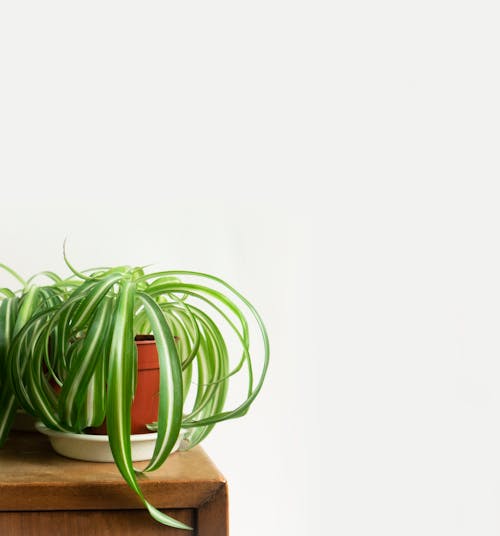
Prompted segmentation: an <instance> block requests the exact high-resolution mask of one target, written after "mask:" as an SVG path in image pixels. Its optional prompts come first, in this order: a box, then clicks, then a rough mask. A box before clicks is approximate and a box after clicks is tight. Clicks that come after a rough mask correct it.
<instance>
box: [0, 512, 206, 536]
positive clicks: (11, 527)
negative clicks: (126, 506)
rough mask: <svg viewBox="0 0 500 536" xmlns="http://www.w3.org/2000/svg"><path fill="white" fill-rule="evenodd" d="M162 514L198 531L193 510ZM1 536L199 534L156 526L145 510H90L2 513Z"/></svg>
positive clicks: (165, 535)
mask: <svg viewBox="0 0 500 536" xmlns="http://www.w3.org/2000/svg"><path fill="white" fill-rule="evenodd" d="M162 512H165V513H167V514H168V515H170V516H172V517H174V518H175V519H178V520H179V521H182V522H183V523H186V524H187V525H190V526H191V527H194V528H195V524H196V515H195V511H194V510H193V509H185V510H162ZM0 534H1V535H2V536H54V535H55V534H57V535H58V536H75V535H77V534H85V536H113V535H117V536H137V535H139V534H140V536H153V535H162V536H186V535H193V536H194V535H196V531H195V532H194V533H193V532H188V531H185V530H179V529H173V528H171V527H165V526H163V525H161V524H160V523H156V522H155V521H153V520H152V519H151V517H150V515H149V514H148V513H147V512H145V511H140V510H122V511H116V510H111V511H109V510H108V511H107V510H87V511H75V510H68V511H54V512H50V511H49V512H2V513H0Z"/></svg>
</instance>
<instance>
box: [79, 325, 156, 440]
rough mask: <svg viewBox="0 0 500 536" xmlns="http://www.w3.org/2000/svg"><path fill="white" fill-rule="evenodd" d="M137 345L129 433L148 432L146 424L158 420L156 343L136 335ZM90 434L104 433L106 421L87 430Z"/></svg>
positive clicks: (144, 336) (149, 337) (148, 338)
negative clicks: (135, 378)
mask: <svg viewBox="0 0 500 536" xmlns="http://www.w3.org/2000/svg"><path fill="white" fill-rule="evenodd" d="M135 343H136V345H137V387H136V391H135V396H134V400H133V401H132V409H131V433H132V434H150V433H151V430H148V429H147V428H146V424H151V423H152V422H155V421H157V420H158V395H159V390H160V364H159V362H158V351H157V350H156V343H155V341H154V339H153V337H152V336H150V335H138V336H137V337H136V338H135ZM89 432H90V433H92V434H99V435H105V434H107V431H106V421H104V423H103V424H102V425H101V426H99V427H98V428H91V429H90V430H89Z"/></svg>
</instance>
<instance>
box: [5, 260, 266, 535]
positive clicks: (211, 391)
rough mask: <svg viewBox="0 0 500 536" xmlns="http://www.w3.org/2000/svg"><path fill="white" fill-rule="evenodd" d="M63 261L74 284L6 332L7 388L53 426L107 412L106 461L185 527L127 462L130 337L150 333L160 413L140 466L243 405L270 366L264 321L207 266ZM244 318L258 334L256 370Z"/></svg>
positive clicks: (132, 367)
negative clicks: (235, 388) (238, 385)
mask: <svg viewBox="0 0 500 536" xmlns="http://www.w3.org/2000/svg"><path fill="white" fill-rule="evenodd" d="M65 260H66V263H67V265H68V267H69V268H70V269H71V271H72V272H73V274H74V275H75V276H76V277H77V278H78V279H79V280H80V284H79V285H78V286H75V287H74V289H73V290H72V291H71V292H69V293H68V294H67V296H65V299H64V300H63V301H61V302H60V303H58V304H57V305H55V306H52V307H48V308H44V309H41V310H38V311H37V312H36V314H34V315H32V316H31V319H30V320H29V321H28V322H27V323H25V324H24V325H23V326H22V327H21V324H19V325H18V329H17V330H13V331H12V333H11V335H12V334H13V335H14V336H13V339H12V340H10V348H9V352H8V358H7V364H6V369H7V376H8V378H9V382H10V385H11V387H12V391H13V393H14V394H15V396H16V399H17V400H18V401H19V403H20V404H21V406H22V407H23V408H24V409H25V410H26V411H27V412H29V413H31V414H32V415H35V416H37V417H38V418H39V419H41V420H42V422H43V423H44V424H45V425H46V426H48V427H49V428H52V429H54V430H59V431H63V432H64V431H67V432H73V433H82V432H84V431H85V429H86V428H87V427H89V426H99V425H100V424H102V422H103V421H104V419H106V426H107V431H108V432H107V433H108V436H109V443H110V447H111V451H112V454H113V458H114V460H115V463H116V465H117V467H118V469H119V471H120V472H121V474H122V476H123V478H124V479H125V481H126V482H127V484H128V485H129V486H130V487H131V489H132V490H134V491H135V493H136V494H137V495H138V497H139V498H140V500H141V501H142V503H143V504H144V506H145V507H146V508H147V510H148V511H149V513H150V515H151V516H152V517H153V518H154V519H155V520H156V521H158V522H160V523H163V524H165V525H168V526H172V527H177V528H183V529H189V527H187V526H186V525H184V524H183V523H180V522H178V521H176V520H175V519H172V518H171V517H169V516H167V515H165V514H164V513H162V512H161V511H159V510H158V509H156V508H155V507H154V506H153V505H151V504H150V503H149V502H148V501H147V500H146V498H145V497H144V495H143V493H142V491H141V488H140V486H139V482H138V479H137V473H140V472H139V471H137V470H136V469H135V468H134V467H133V464H132V458H131V440H130V411H131V404H132V399H133V396H134V391H135V381H136V370H137V354H136V346H135V343H134V339H135V336H136V335H144V334H150V335H153V336H154V339H155V342H156V346H157V350H158V356H159V365H160V392H159V406H158V407H159V410H158V421H157V423H152V424H151V428H152V429H155V430H156V431H157V440H156V444H155V449H154V453H153V456H152V459H151V460H150V462H149V464H148V465H147V467H146V468H145V469H144V472H148V471H153V470H155V469H158V468H159V467H160V466H161V465H162V464H163V463H164V461H165V460H166V458H167V456H168V455H169V454H170V452H171V450H172V448H173V446H174V444H175V443H176V440H177V439H178V437H179V435H180V434H181V429H182V430H185V433H184V435H183V440H184V441H183V444H184V445H185V448H191V447H193V446H194V445H196V444H198V443H199V442H200V441H201V440H202V439H204V438H205V437H206V436H207V434H208V433H209V432H210V431H211V430H212V428H213V427H214V425H215V424H216V423H218V422H221V421H225V420H228V419H233V418H236V417H240V416H242V415H244V414H245V413H246V412H247V410H248V408H249V407H250V405H251V404H252V402H253V401H254V400H255V397H256V396H257V394H258V393H259V391H260V389H261V387H262V384H263V381H264V377H265V374H266V370H267V366H268V360H269V343H268V337H267V333H266V329H265V327H264V324H263V322H262V320H261V318H260V316H259V314H258V313H257V311H256V310H255V309H254V307H253V306H252V305H251V304H250V303H249V302H248V300H247V299H246V298H244V297H243V296H242V295H241V294H240V293H239V292H237V291H236V290H235V289H233V288H232V287H231V286H229V285H228V284H227V283H225V282H224V281H223V280H221V279H219V278H217V277H214V276H211V275H208V274H204V273H200V272H191V271H178V270H177V271H172V270H169V271H161V272H154V273H149V274H148V273H145V271H144V268H136V267H115V268H105V269H98V270H92V271H78V270H76V269H75V268H73V267H72V265H71V264H70V263H69V261H68V260H67V259H66V256H65ZM250 324H252V325H253V327H254V329H255V330H256V331H257V333H259V338H260V340H261V353H262V356H263V359H262V361H261V362H259V363H260V366H259V371H258V373H257V374H256V372H255V370H254V368H255V366H254V363H253V357H251V355H250V334H251V333H252V330H251V329H250V327H251V326H250ZM228 339H232V340H233V343H234V341H237V344H238V346H239V349H238V350H237V351H236V352H237V353H236V359H230V353H231V352H230V351H229V349H228V344H227V342H228ZM252 344H253V343H252ZM252 348H253V346H252ZM252 352H253V350H252ZM238 373H243V374H244V380H245V381H244V383H243V385H244V387H243V395H242V397H241V400H240V402H239V403H237V404H236V405H235V407H230V408H229V409H226V407H225V406H226V397H227V393H228V389H229V387H230V382H231V383H233V382H232V379H233V377H235V376H236V375H238Z"/></svg>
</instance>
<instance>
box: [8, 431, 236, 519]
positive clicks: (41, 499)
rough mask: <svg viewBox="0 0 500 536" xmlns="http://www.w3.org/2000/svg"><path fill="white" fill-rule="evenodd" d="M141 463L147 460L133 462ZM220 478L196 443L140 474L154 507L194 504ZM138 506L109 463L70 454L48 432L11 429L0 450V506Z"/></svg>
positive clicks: (215, 487) (210, 493) (215, 486)
mask: <svg viewBox="0 0 500 536" xmlns="http://www.w3.org/2000/svg"><path fill="white" fill-rule="evenodd" d="M135 465H136V467H137V468H144V467H146V465H147V462H138V463H136V464H135ZM225 482H226V481H225V479H224V477H223V476H222V474H221V473H220V472H219V470H218V469H217V468H216V467H215V465H214V464H213V463H212V461H211V460H210V458H209V457H208V456H207V455H206V454H205V452H204V451H203V449H202V448H201V447H195V448H194V449H192V450H190V451H187V452H176V453H174V454H172V455H171V456H170V457H169V458H168V460H167V461H166V462H165V464H164V465H163V467H162V468H161V469H159V470H158V471H155V472H153V473H147V474H145V475H144V476H143V477H141V478H140V485H141V487H142V489H143V491H144V494H145V496H146V498H147V499H148V500H149V501H150V502H151V503H152V504H154V505H155V506H156V507H158V508H197V507H198V506H199V505H200V504H202V503H204V502H206V501H207V499H208V498H209V497H211V496H213V495H214V494H215V493H216V492H217V490H218V489H219V488H220V487H221V485H225ZM115 508H116V509H123V508H126V509H130V508H142V504H141V503H140V501H139V500H138V498H137V497H136V495H135V493H134V492H133V491H131V490H130V489H129V488H128V486H127V485H126V483H125V482H124V480H123V478H122V477H121V475H120V473H119V472H118V469H117V468H116V466H115V465H114V464H113V463H92V462H81V461H77V460H70V459H67V458H64V457H62V456H59V455H58V454H56V453H54V451H53V450H52V448H51V446H50V443H49V441H48V438H46V437H45V436H42V435H41V434H37V433H29V432H16V433H14V434H12V435H11V437H10V438H9V439H8V441H7V443H6V445H5V447H4V448H3V449H2V450H0V511H2V510H3V511H6V510H9V511H16V510H36V511H41V510H100V509H102V510H110V509H115Z"/></svg>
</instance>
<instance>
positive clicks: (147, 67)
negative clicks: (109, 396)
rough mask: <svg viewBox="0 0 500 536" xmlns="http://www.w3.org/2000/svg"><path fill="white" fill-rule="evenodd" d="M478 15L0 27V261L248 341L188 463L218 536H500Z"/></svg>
mask: <svg viewBox="0 0 500 536" xmlns="http://www.w3.org/2000/svg"><path fill="white" fill-rule="evenodd" d="M495 8H496V6H495V3H494V2H486V1H475V2H467V1H466V2H462V3H456V2H447V1H443V0H437V1H433V2H425V1H424V2H418V3H416V2H412V3H409V2H390V1H383V2H366V1H365V2H363V1H360V2H359V1H358V2H357V1H354V2H319V1H310V2H303V1H297V2H294V1H291V2H282V1H278V0H267V1H265V2H264V1H253V2H246V3H242V2H234V1H232V2H229V1H225V2H221V1H209V2H176V3H165V2H148V3H144V2H142V3H139V2H119V3H118V2H116V3H115V2H109V1H100V2H92V1H90V2H85V3H81V4H79V5H75V4H72V3H70V4H68V3H67V2H50V1H49V2H43V3H39V2H24V3H22V4H19V3H7V2H3V3H1V4H0V82H1V83H0V180H1V184H2V190H1V194H2V198H1V205H0V248H1V249H0V262H1V261H3V262H6V263H9V264H11V265H12V266H13V267H15V268H17V269H19V270H20V271H21V272H23V273H32V272H34V271H36V270H40V269H43V268H52V269H55V270H63V263H62V260H61V248H62V241H63V239H64V237H65V236H68V237H69V246H68V250H69V253H70V256H71V258H72V259H73V260H74V262H75V263H76V264H77V265H87V266H88V265H93V264H101V263H104V264H113V263H120V264H121V263H138V264H145V263H149V262H152V263H157V264H158V266H164V267H166V268H170V267H179V268H194V269H200V270H205V271H208V272H212V273H215V274H218V275H220V276H222V277H224V278H226V279H227V280H228V281H230V282H232V283H234V285H235V286H236V287H238V288H239V289H241V290H242V291H243V292H244V293H245V294H246V295H247V296H248V297H249V298H251V299H252V301H253V302H254V304H255V305H256V306H257V308H258V309H259V310H260V312H261V313H262V315H263V316H264V318H265V320H266V322H267V325H268V327H269V331H270V336H271V342H272V364H271V368H270V371H269V377H268V381H267V384H266V385H265V388H264V390H263V392H262V394H261V396H260V397H259V398H258V399H257V401H256V403H255V405H254V407H253V408H252V410H251V411H250V413H249V414H248V416H247V417H246V418H244V419H241V420H239V421H233V422H228V423H224V424H221V425H220V426H219V427H218V428H217V429H216V430H215V432H214V433H213V435H212V436H211V437H210V438H209V439H207V441H206V443H205V448H206V449H207V451H208V452H209V453H210V454H211V455H212V457H213V458H214V460H215V461H216V462H217V463H218V464H219V466H220V468H221V469H222V471H223V472H224V473H225V474H226V475H227V476H228V478H229V481H230V486H231V518H232V534H234V535H235V536H246V535H254V534H266V535H276V534H280V535H281V534H283V535H285V534H286V535H290V536H291V535H297V536H299V535H303V534H316V533H321V534H327V533H328V534H339V535H356V536H358V535H360V536H361V535H362V536H364V535H367V534H370V535H371V534H384V535H401V534H405V535H413V534H415V535H419V536H420V535H422V534H426V535H430V534H432V535H439V536H442V535H445V534H449V535H453V536H456V535H477V534H481V535H484V536H487V535H493V534H498V532H499V531H500V516H499V514H498V504H499V501H500V463H499V459H500V458H499V454H498V453H499V452H500V426H499V423H500V418H499V416H500V398H499V395H498V393H499V392H500V390H499V387H498V385H499V381H498V379H499V377H500V365H499V363H500V360H499V355H500V337H498V332H499V330H498V326H499V324H500V308H499V306H498V304H499V303H500V284H499V281H500V279H499V276H498V274H499V273H500V255H499V253H498V252H499V246H498V244H499V234H500V233H499V229H500V211H499V209H498V204H499V203H498V200H499V195H498V191H499V190H500V189H499V187H498V176H499V174H498V171H499V160H498V154H497V153H498V144H499V128H498V125H499V124H500V121H499V119H500V117H499V115H500V114H499V111H500V110H499V99H498V95H499V94H500V92H499V89H500V88H499V85H500V84H499V76H498V69H497V63H498V58H497V51H498V49H499V44H500V43H499V34H498V31H497V20H498V13H497V10H496V9H495ZM7 282H8V279H7V278H6V277H5V276H0V284H3V283H7ZM327 524H328V525H327ZM327 526H328V527H329V528H326V527H327ZM315 531H316V532H315Z"/></svg>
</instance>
